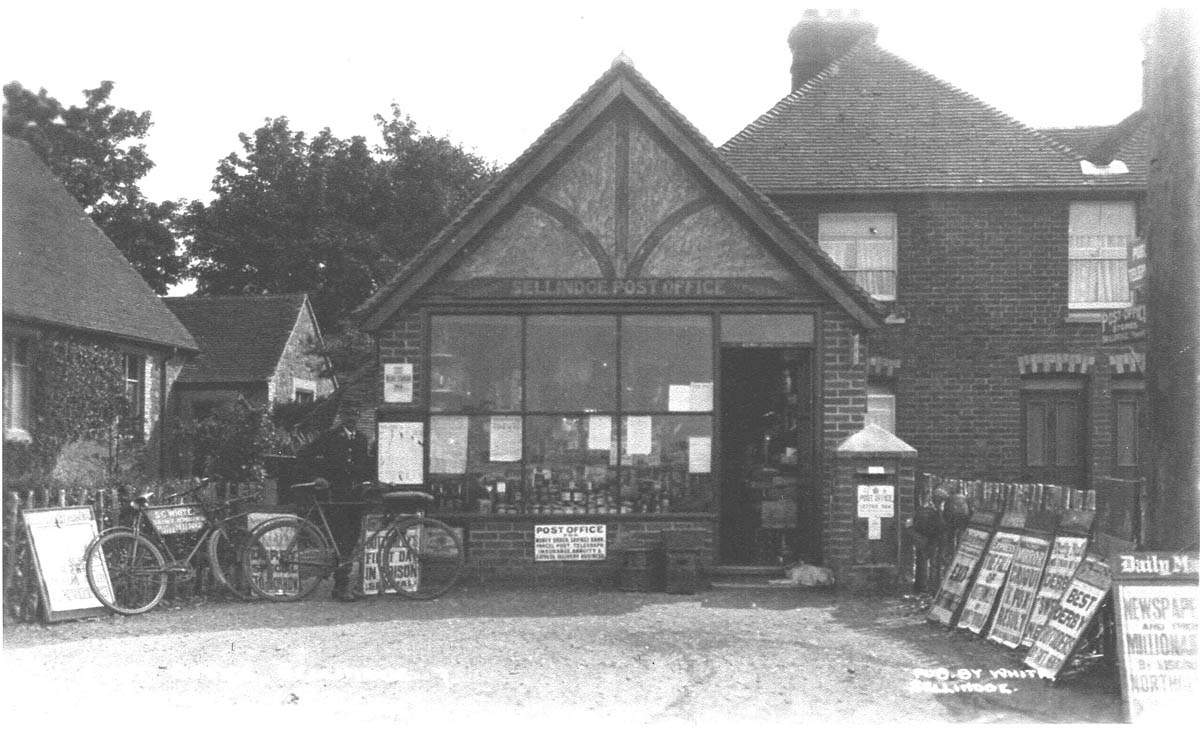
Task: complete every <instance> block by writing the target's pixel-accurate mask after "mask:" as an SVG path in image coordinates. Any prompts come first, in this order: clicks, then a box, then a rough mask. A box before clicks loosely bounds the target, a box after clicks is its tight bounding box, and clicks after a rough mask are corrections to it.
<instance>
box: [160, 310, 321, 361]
mask: <svg viewBox="0 0 1200 734" xmlns="http://www.w3.org/2000/svg"><path fill="white" fill-rule="evenodd" d="M162 301H163V303H165V304H166V305H167V307H168V308H170V309H171V311H172V312H173V313H174V314H175V315H176V316H177V317H179V320H180V321H182V322H183V324H184V325H185V326H187V328H188V330H189V331H191V332H192V334H193V335H194V336H195V337H196V342H197V343H198V344H199V345H200V354H199V355H198V356H197V357H196V359H194V360H193V361H192V362H191V363H189V364H188V365H187V366H186V367H184V369H183V372H181V373H180V375H179V381H180V382H183V383H233V382H236V383H247V382H263V381H266V380H269V379H271V377H272V376H274V374H275V370H276V369H277V368H278V367H279V362H280V360H281V359H282V358H283V351H284V348H285V347H286V346H287V344H288V341H289V339H290V338H291V336H292V333H293V331H294V330H295V328H296V325H297V323H299V320H300V319H301V318H306V317H307V318H313V317H312V311H311V309H310V307H309V304H308V296H306V295H305V294H303V293H292V294H284V295H270V296H184V297H175V298H163V299H162ZM315 323H316V321H315V319H314V325H315ZM317 334H318V336H319V335H320V331H319V330H318V331H317Z"/></svg>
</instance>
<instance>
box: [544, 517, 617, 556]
mask: <svg viewBox="0 0 1200 734" xmlns="http://www.w3.org/2000/svg"><path fill="white" fill-rule="evenodd" d="M607 546H608V526H607V525H603V524H600V525H534V526H533V560H534V561H603V560H604V559H605V558H606V557H607Z"/></svg>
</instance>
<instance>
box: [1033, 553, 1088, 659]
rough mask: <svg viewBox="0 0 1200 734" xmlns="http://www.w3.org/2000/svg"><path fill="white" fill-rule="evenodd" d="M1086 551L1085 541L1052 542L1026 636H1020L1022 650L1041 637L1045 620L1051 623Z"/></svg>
mask: <svg viewBox="0 0 1200 734" xmlns="http://www.w3.org/2000/svg"><path fill="white" fill-rule="evenodd" d="M1086 549H1087V539H1086V538H1080V537H1077V536H1074V535H1060V536H1058V537H1057V538H1055V539H1054V543H1053V544H1052V545H1051V546H1050V559H1049V560H1048V561H1046V570H1045V572H1044V573H1043V574H1042V582H1041V584H1039V585H1038V591H1037V596H1036V597H1035V598H1034V600H1033V609H1031V610H1030V611H1029V621H1028V622H1026V623H1025V633H1024V634H1023V635H1022V636H1021V647H1029V646H1030V645H1032V644H1033V641H1034V640H1035V639H1037V636H1038V635H1039V634H1041V632H1042V627H1043V626H1044V625H1045V624H1046V620H1048V619H1050V615H1051V614H1053V613H1054V610H1055V609H1056V608H1057V607H1058V602H1059V600H1060V599H1062V596H1063V594H1064V593H1066V591H1067V587H1068V586H1069V585H1070V584H1071V579H1072V578H1073V577H1074V576H1075V569H1076V568H1078V567H1079V563H1080V561H1082V560H1083V553H1084V551H1085V550H1086Z"/></svg>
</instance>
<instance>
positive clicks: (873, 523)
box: [867, 516, 883, 540]
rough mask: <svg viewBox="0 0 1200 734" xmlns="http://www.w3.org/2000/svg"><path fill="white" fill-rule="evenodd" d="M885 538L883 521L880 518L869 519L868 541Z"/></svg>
mask: <svg viewBox="0 0 1200 734" xmlns="http://www.w3.org/2000/svg"><path fill="white" fill-rule="evenodd" d="M882 538H883V520H882V519H880V518H878V517H874V516H872V517H868V518H867V540H881V539H882Z"/></svg>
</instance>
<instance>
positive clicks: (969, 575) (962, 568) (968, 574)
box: [925, 528, 989, 626]
mask: <svg viewBox="0 0 1200 734" xmlns="http://www.w3.org/2000/svg"><path fill="white" fill-rule="evenodd" d="M988 536H989V533H988V531H986V530H982V529H980V528H967V529H966V530H964V531H963V534H962V537H961V538H960V539H959V541H958V550H957V551H955V553H954V560H953V561H951V563H950V570H949V572H947V573H946V578H945V580H943V581H942V587H941V588H940V589H938V593H937V595H936V596H935V597H934V598H933V603H932V604H931V605H930V607H929V612H928V613H927V614H926V617H925V618H926V619H928V620H929V621H931V622H937V623H939V624H944V625H946V626H950V625H952V624H954V620H955V618H956V616H957V615H958V610H959V608H960V607H961V606H962V602H963V598H964V597H965V595H966V590H967V586H968V585H969V584H970V583H971V579H973V578H974V577H975V569H976V568H978V567H979V562H980V561H981V560H982V559H983V551H984V549H985V548H987V542H988Z"/></svg>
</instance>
